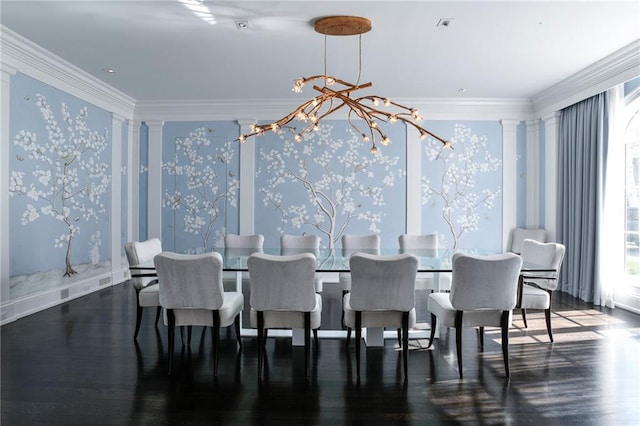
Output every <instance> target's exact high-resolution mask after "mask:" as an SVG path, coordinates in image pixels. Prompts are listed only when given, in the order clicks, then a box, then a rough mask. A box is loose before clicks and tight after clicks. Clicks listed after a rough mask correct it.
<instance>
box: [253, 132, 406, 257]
mask: <svg viewBox="0 0 640 426" xmlns="http://www.w3.org/2000/svg"><path fill="white" fill-rule="evenodd" d="M332 131H333V126H331V125H321V126H320V129H319V130H318V131H316V132H313V133H311V134H307V135H305V140H304V141H303V142H302V143H298V142H294V141H292V140H288V139H286V137H285V135H284V134H283V135H280V139H281V140H282V145H280V146H278V147H277V148H275V149H267V148H261V149H260V151H259V155H260V158H261V160H262V163H263V164H264V166H263V167H261V168H259V169H258V176H260V177H261V178H262V177H264V179H260V182H264V185H263V186H261V187H259V188H258V191H259V193H260V194H262V202H263V204H264V206H265V207H271V208H273V209H275V210H276V211H277V212H279V213H280V216H281V224H280V226H279V227H278V231H279V232H281V233H282V232H287V229H285V228H289V229H291V228H293V229H300V228H301V227H302V226H303V225H308V226H310V227H312V228H313V229H314V230H315V231H316V232H317V233H318V234H320V236H321V237H322V236H324V237H323V240H324V241H327V242H328V244H327V245H328V247H329V248H334V247H335V244H336V242H337V241H338V240H339V239H340V237H341V236H342V235H343V234H344V233H345V231H346V230H347V229H348V226H349V224H350V223H352V222H354V221H364V222H365V223H367V224H368V229H369V231H370V232H372V233H379V232H380V227H379V225H380V224H381V222H382V220H383V216H384V213H383V212H384V210H385V205H386V203H385V188H391V187H393V186H394V185H395V183H396V179H397V178H401V177H403V176H404V174H405V172H404V170H402V169H400V168H398V163H399V157H390V156H386V155H384V154H383V153H381V152H380V153H378V154H377V155H371V154H369V153H368V152H367V153H366V154H363V153H362V151H363V150H362V146H361V141H360V139H359V137H358V135H356V134H355V132H353V131H352V130H351V129H348V130H347V133H345V134H346V135H347V139H346V140H344V139H342V138H337V137H335V136H334V135H332ZM292 188H298V189H300V188H301V189H303V191H302V193H303V195H302V197H305V198H306V199H305V200H300V197H294V196H292ZM365 206H367V207H365Z"/></svg>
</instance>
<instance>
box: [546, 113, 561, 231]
mask: <svg viewBox="0 0 640 426" xmlns="http://www.w3.org/2000/svg"><path fill="white" fill-rule="evenodd" d="M542 120H543V121H544V126H545V139H544V153H545V155H544V157H545V158H544V175H545V176H544V227H545V229H546V230H547V239H548V240H549V241H556V231H557V229H558V228H557V227H558V224H557V211H558V198H557V194H558V139H559V135H560V127H559V126H560V113H559V112H557V111H556V112H553V113H551V114H549V115H546V116H544V117H542Z"/></svg>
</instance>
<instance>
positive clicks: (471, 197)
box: [422, 121, 502, 252]
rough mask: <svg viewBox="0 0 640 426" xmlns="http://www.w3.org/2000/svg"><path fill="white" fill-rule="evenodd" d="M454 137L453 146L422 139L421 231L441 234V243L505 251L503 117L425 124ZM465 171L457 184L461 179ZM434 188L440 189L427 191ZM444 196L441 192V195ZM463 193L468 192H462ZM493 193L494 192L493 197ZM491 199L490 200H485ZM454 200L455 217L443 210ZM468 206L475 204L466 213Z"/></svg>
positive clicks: (433, 130)
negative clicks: (447, 147)
mask: <svg viewBox="0 0 640 426" xmlns="http://www.w3.org/2000/svg"><path fill="white" fill-rule="evenodd" d="M424 127H425V128H428V129H429V130H430V131H432V132H434V133H436V134H437V135H439V136H441V137H443V138H445V139H447V140H450V141H451V144H452V146H453V150H449V149H442V145H441V144H440V143H439V142H436V141H434V140H432V139H426V140H425V141H423V143H424V148H423V152H424V154H425V157H423V159H422V175H423V178H422V189H423V193H422V207H423V210H422V232H423V233H424V234H428V233H432V232H436V233H438V234H439V235H440V246H441V247H443V248H445V247H446V248H454V246H455V242H454V234H455V235H457V236H458V248H475V249H481V250H490V251H496V252H500V251H501V246H502V242H501V235H502V163H501V160H502V126H501V124H500V122H498V121H459V122H458V121H429V122H427V123H426V125H425V126H424ZM463 176H466V178H465V179H464V180H462V181H461V182H459V184H458V185H457V186H456V184H455V182H456V180H457V179H461V178H462V177H463ZM427 187H431V188H433V189H434V190H435V191H436V192H437V193H438V194H433V193H431V194H430V195H429V191H427V190H426V188H427ZM439 194H440V195H442V196H440V195H439ZM461 194H462V195H464V196H461ZM491 197H493V198H492V199H491ZM485 198H489V199H491V201H490V203H489V204H490V205H487V204H486V203H482V202H481V200H483V199H485ZM447 203H450V204H451V205H452V206H453V207H452V217H451V219H450V223H448V222H447V221H446V220H445V218H444V216H445V214H443V213H444V212H446V210H445V206H446V205H447ZM465 207H471V208H470V210H469V212H468V213H465ZM452 228H453V230H452Z"/></svg>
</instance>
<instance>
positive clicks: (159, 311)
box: [156, 306, 162, 327]
mask: <svg viewBox="0 0 640 426" xmlns="http://www.w3.org/2000/svg"><path fill="white" fill-rule="evenodd" d="M161 313H162V306H158V309H156V327H157V326H158V321H159V320H160V314H161Z"/></svg>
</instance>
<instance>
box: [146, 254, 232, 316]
mask: <svg viewBox="0 0 640 426" xmlns="http://www.w3.org/2000/svg"><path fill="white" fill-rule="evenodd" d="M153 263H154V264H155V266H156V271H157V272H158V281H159V284H160V305H161V306H162V307H163V308H166V309H180V308H193V309H210V310H217V309H220V308H221V307H222V303H223V301H224V289H223V287H222V256H221V255H220V253H204V254H195V255H190V254H178V253H170V252H164V253H160V254H159V255H157V256H156V257H155V258H154V259H153Z"/></svg>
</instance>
